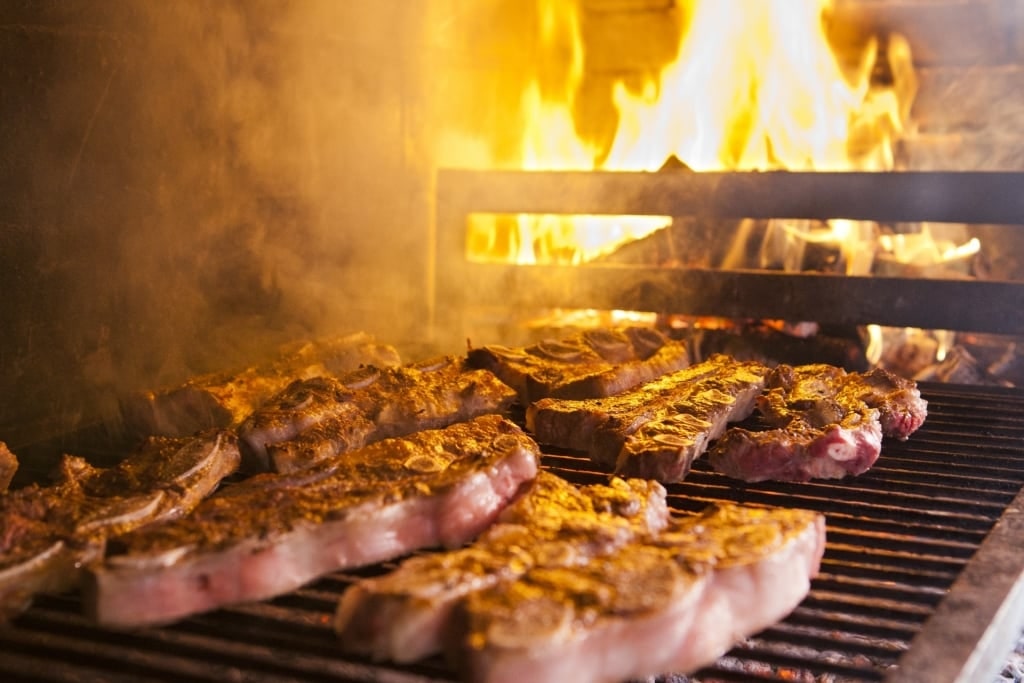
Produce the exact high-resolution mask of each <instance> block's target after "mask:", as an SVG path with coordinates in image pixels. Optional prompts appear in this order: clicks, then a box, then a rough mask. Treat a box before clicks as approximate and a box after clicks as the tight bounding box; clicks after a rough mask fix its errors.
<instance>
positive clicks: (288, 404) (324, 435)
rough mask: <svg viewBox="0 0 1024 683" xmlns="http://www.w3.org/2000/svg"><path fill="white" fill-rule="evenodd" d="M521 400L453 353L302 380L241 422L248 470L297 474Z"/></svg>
mask: <svg viewBox="0 0 1024 683" xmlns="http://www.w3.org/2000/svg"><path fill="white" fill-rule="evenodd" d="M515 397H516V396H515V392H514V391H513V390H512V389H511V388H510V387H508V386H507V385H505V384H504V383H502V382H501V381H500V380H499V379H498V378H497V377H495V376H494V375H493V374H492V373H491V372H490V371H488V370H476V369H467V368H466V367H465V364H464V361H463V360H462V359H458V358H454V357H443V358H438V359H432V360H430V361H425V362H422V363H417V364H412V365H405V366H401V367H395V368H379V367H374V366H366V367H363V368H361V369H359V370H357V371H354V372H351V373H348V374H345V375H342V376H340V377H337V378H334V377H317V378H313V379H308V380H302V381H296V382H293V383H292V384H291V385H289V386H288V387H287V388H286V389H285V390H284V391H282V392H281V393H279V394H277V395H276V396H275V397H273V398H272V399H270V400H269V401H267V403H266V404H265V405H264V406H263V407H262V408H260V409H259V410H257V411H256V412H254V413H253V414H252V415H251V416H250V417H249V418H247V419H246V420H245V421H244V422H243V423H242V425H241V426H240V427H239V435H240V437H241V441H242V456H243V469H245V470H246V471H250V472H265V471H273V472H295V471H297V470H300V469H303V468H305V467H309V466H310V465H312V464H314V463H316V462H318V461H321V460H324V459H327V458H331V457H333V456H334V455H337V454H338V453H344V452H348V451H351V450H353V449H356V448H360V447H362V446H365V445H367V444H370V443H373V442H375V441H379V440H381V439H387V438H391V437H396V436H403V435H406V434H411V433H413V432H415V431H418V430H422V429H437V428H441V427H445V426H447V425H450V424H452V423H455V422H461V421H464V420H469V419H472V418H475V417H478V416H480V415H485V414H490V413H494V414H503V413H506V412H507V411H508V409H509V407H510V406H511V404H512V402H513V401H514V400H515Z"/></svg>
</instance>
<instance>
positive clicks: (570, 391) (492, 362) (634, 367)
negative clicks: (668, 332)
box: [467, 327, 690, 405]
mask: <svg viewBox="0 0 1024 683" xmlns="http://www.w3.org/2000/svg"><path fill="white" fill-rule="evenodd" d="M467 359H468V362H469V364H470V365H472V366H474V367H479V368H484V369H487V370H490V371H491V372H493V373H494V374H495V375H497V376H498V377H499V378H500V379H501V380H502V381H503V382H505V383H506V384H508V385H509V386H511V387H513V388H514V389H515V390H516V392H517V393H518V395H519V399H520V401H521V402H522V404H523V405H527V404H529V403H531V402H533V401H537V400H539V399H542V398H548V397H554V398H577V399H578V398H597V397H601V396H611V395H612V394H618V393H620V392H623V391H626V390H627V389H632V388H633V387H636V386H639V385H641V384H643V383H645V382H650V381H651V380H653V379H656V378H658V377H660V376H662V375H664V374H667V373H669V372H674V371H676V370H681V369H683V368H685V367H686V366H687V365H689V364H690V355H689V352H688V350H687V346H686V344H685V343H683V342H679V341H675V340H672V339H669V338H668V337H666V336H665V335H663V334H662V333H661V332H658V331H657V330H655V329H653V328H648V327H624V328H611V329H606V328H599V329H593V330H587V331H585V332H582V333H580V334H578V335H576V336H574V337H569V338H566V339H561V340H548V341H542V342H539V343H537V344H534V345H532V346H527V347H525V348H509V347H507V346H500V345H497V344H495V345H488V346H481V347H478V348H473V349H470V350H469V353H468V355H467Z"/></svg>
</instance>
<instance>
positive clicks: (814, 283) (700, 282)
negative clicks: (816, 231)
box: [445, 263, 1024, 335]
mask: <svg viewBox="0 0 1024 683" xmlns="http://www.w3.org/2000/svg"><path fill="white" fill-rule="evenodd" d="M459 280H460V281H461V282H462V283H463V285H462V287H461V288H459V287H456V286H455V285H454V284H452V286H451V287H450V288H449V289H451V290H454V291H458V290H460V289H461V290H462V291H463V292H465V290H466V289H467V288H469V289H471V290H472V294H471V295H470V294H465V293H464V294H463V295H462V300H461V303H463V304H465V303H469V302H470V301H472V303H474V304H478V305H481V306H487V305H495V306H497V305H501V306H506V307H509V310H515V307H516V306H524V307H535V308H579V309H588V308H596V309H618V310H630V311H649V312H655V313H674V314H683V315H693V316H715V317H722V318H740V319H765V318H769V319H779V320H788V321H802V320H809V321H815V322H818V323H823V324H832V325H865V324H871V323H874V324H879V325H887V326H893V327H918V328H923V329H933V330H934V329H939V330H960V331H973V332H988V333H993V334H1007V335H1024V315H1022V314H1021V311H1020V310H1019V309H1020V307H1021V304H1022V302H1024V284H1017V283H1011V282H993V281H982V280H924V279H908V278H890V277H864V276H851V277H845V276H841V275H826V274H817V273H781V272H770V271H739V270H712V269H704V268H686V269H683V268H653V267H642V266H609V265H588V266H583V267H580V266H533V265H531V266H513V265H504V266H496V265H483V264H474V263H466V264H464V265H463V266H462V267H461V275H459ZM470 297H471V298H470ZM445 303H446V304H451V303H452V301H451V300H450V298H448V299H446V300H445Z"/></svg>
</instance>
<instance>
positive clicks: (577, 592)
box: [446, 504, 825, 683]
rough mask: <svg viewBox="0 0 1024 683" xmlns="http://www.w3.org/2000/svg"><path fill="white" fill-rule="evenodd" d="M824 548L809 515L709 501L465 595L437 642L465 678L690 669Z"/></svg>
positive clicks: (748, 622) (780, 603)
mask: <svg viewBox="0 0 1024 683" xmlns="http://www.w3.org/2000/svg"><path fill="white" fill-rule="evenodd" d="M824 547H825V524H824V518H823V517H822V516H821V515H819V514H817V513H813V512H806V511H801V510H781V509H763V508H752V507H743V506H738V505H731V504H723V505H718V506H715V507H713V508H711V509H709V510H708V511H707V512H705V513H703V514H701V515H698V516H695V517H690V518H684V519H678V520H676V521H673V522H672V523H671V524H670V525H669V527H668V528H667V529H666V530H664V531H662V532H661V533H658V534H654V535H652V536H650V537H647V538H643V539H639V540H637V541H635V542H633V543H631V544H629V545H627V546H625V547H623V548H622V549H620V550H619V551H618V552H615V553H613V554H610V555H604V556H599V557H594V558H593V559H592V560H591V561H590V562H588V563H586V564H582V565H578V566H564V567H548V566H540V567H533V568H530V569H529V570H527V571H526V572H525V573H524V574H523V575H521V576H519V577H518V578H516V579H514V580H510V581H506V582H502V583H499V584H496V585H494V586H489V587H486V588H483V589H482V590H479V591H475V592H473V593H470V594H469V595H468V596H467V597H466V598H465V599H464V600H461V601H460V602H459V604H458V606H457V607H456V609H455V611H454V617H453V627H452V631H451V640H450V641H449V643H448V645H447V648H446V649H447V651H448V656H449V658H450V659H451V660H452V661H453V662H455V663H456V664H457V665H458V666H459V667H460V669H461V671H462V673H463V678H464V680H466V681H469V682H471V683H492V682H498V681H531V682H532V683H543V682H545V681H551V682H561V681H574V682H577V683H592V682H607V683H612V682H617V681H623V680H636V679H643V678H645V677H648V676H656V675H658V674H663V673H668V672H678V673H684V672H691V671H693V670H694V669H697V668H699V667H701V666H703V665H706V664H708V663H711V662H713V661H714V660H715V659H717V658H718V657H719V656H721V655H722V654H724V653H725V652H726V651H727V650H729V648H731V647H732V646H733V645H734V644H735V643H736V642H738V641H739V640H741V639H742V638H744V637H747V636H749V635H753V634H755V633H757V632H759V631H761V630H763V629H764V628H766V627H768V626H770V625H772V624H774V623H776V622H777V621H779V620H781V619H782V618H784V617H785V616H786V615H787V614H789V612H791V611H792V610H793V609H794V608H795V607H796V606H797V605H798V604H799V603H800V601H801V600H802V599H803V598H804V597H805V596H806V594H807V592H808V590H809V588H810V581H811V579H812V578H813V577H814V576H815V575H816V574H817V572H818V569H819V566H820V562H821V557H822V554H823V552H824Z"/></svg>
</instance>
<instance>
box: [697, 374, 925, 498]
mask: <svg viewBox="0 0 1024 683" xmlns="http://www.w3.org/2000/svg"><path fill="white" fill-rule="evenodd" d="M767 386H768V389H767V390H766V391H765V392H764V394H763V395H762V396H760V397H759V398H758V401H757V406H758V411H759V412H760V413H761V415H762V417H763V419H764V422H766V423H767V424H768V425H769V426H770V427H772V428H771V429H767V430H761V431H751V430H746V429H740V428H733V429H730V430H729V432H727V433H726V435H725V436H724V437H722V438H721V439H719V440H718V442H717V443H715V444H714V446H713V447H712V448H711V450H710V453H709V460H710V462H711V464H712V466H713V467H714V468H715V469H716V470H718V471H719V472H722V473H723V474H726V475H728V476H731V477H734V478H737V479H743V480H745V481H764V480H776V481H808V480H810V479H838V478H842V477H845V476H849V475H857V474H862V473H863V472H866V471H867V470H868V469H869V468H870V467H871V466H872V465H874V464H875V461H877V460H878V457H879V455H880V454H881V452H882V437H883V435H884V436H889V437H895V438H899V439H906V438H907V437H908V436H909V435H910V434H911V433H913V432H914V431H916V430H917V428H918V427H920V426H921V424H922V423H923V422H924V419H925V415H926V414H927V402H926V401H925V400H924V399H922V398H921V394H920V392H919V391H918V389H917V386H916V384H914V383H913V382H912V381H909V380H904V379H901V378H898V377H896V376H895V375H892V374H891V373H889V372H887V371H885V370H872V371H870V372H867V373H848V372H846V371H844V370H843V369H842V368H838V367H835V366H830V365H800V366H789V365H780V366H779V367H777V368H775V369H774V370H772V372H771V374H770V375H769V376H768V380H767Z"/></svg>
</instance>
